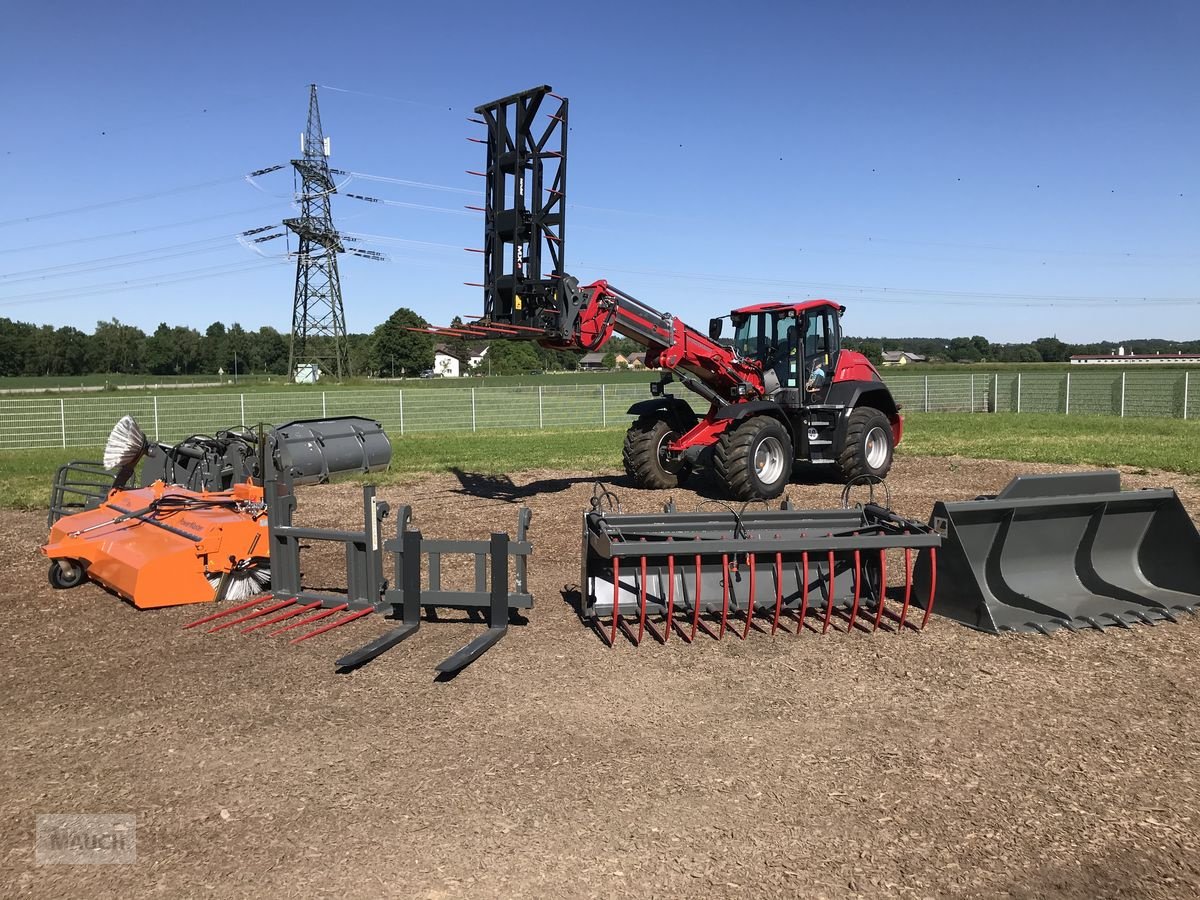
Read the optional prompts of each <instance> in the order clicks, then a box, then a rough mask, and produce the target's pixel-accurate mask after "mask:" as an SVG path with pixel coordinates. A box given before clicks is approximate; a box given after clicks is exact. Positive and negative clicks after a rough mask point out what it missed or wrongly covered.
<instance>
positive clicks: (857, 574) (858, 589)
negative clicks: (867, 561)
mask: <svg viewBox="0 0 1200 900" xmlns="http://www.w3.org/2000/svg"><path fill="white" fill-rule="evenodd" d="M862 574H863V572H862V553H861V552H860V551H858V550H855V551H854V603H853V605H852V606H851V607H850V622H849V623H848V624H847V625H846V633H847V634H849V633H850V632H852V631H853V630H854V620H855V619H856V618H858V601H859V598H860V597H861V596H862Z"/></svg>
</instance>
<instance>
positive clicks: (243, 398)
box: [154, 394, 246, 440]
mask: <svg viewBox="0 0 1200 900" xmlns="http://www.w3.org/2000/svg"><path fill="white" fill-rule="evenodd" d="M238 405H239V406H241V408H242V427H243V428H245V427H246V395H245V394H238ZM154 415H155V419H154V422H155V427H156V428H157V427H158V418H157V417H158V398H157V397H155V398H154ZM155 440H158V438H157V437H155Z"/></svg>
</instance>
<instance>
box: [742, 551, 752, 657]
mask: <svg viewBox="0 0 1200 900" xmlns="http://www.w3.org/2000/svg"><path fill="white" fill-rule="evenodd" d="M746 559H747V561H748V562H749V563H750V593H749V595H748V596H747V597H746V627H745V628H743V629H742V640H743V641H744V640H745V639H746V638H747V637H749V636H750V625H751V624H752V623H753V622H754V554H753V553H749V554H747V555H746Z"/></svg>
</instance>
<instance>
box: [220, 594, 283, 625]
mask: <svg viewBox="0 0 1200 900" xmlns="http://www.w3.org/2000/svg"><path fill="white" fill-rule="evenodd" d="M295 602H296V598H295V597H293V598H291V599H290V600H280V601H279V602H278V603H272V604H271V605H270V606H264V607H263V608H262V609H256V610H255V611H254V612H252V613H247V614H246V615H244V616H238V617H237V618H236V619H230V620H229V621H228V622H222V623H221V624H220V625H214V626H213V627H212V628H210V629H208V632H207V633H208V634H212V633H213V632H214V631H224V630H225V629H226V628H232V627H233V626H234V625H240V624H241V623H242V622H248V621H249V620H250V619H257V618H258V617H259V616H265V615H268V614H269V613H273V612H275V611H276V610H280V609H283V608H284V607H285V606H291V605H292V604H293V603H295Z"/></svg>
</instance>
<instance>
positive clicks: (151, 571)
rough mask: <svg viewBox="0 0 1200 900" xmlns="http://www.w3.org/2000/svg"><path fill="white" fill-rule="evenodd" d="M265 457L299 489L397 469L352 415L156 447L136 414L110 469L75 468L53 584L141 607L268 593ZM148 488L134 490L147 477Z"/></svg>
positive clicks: (105, 465)
mask: <svg viewBox="0 0 1200 900" xmlns="http://www.w3.org/2000/svg"><path fill="white" fill-rule="evenodd" d="M265 455H269V457H270V462H271V466H272V469H273V470H274V469H278V470H281V471H284V472H286V473H287V475H288V477H289V479H290V483H291V484H306V483H308V484H312V483H319V482H325V481H328V480H329V477H330V476H331V475H337V474H341V473H347V472H373V471H378V470H380V469H383V468H386V466H387V465H388V463H389V462H390V460H391V444H390V442H389V441H388V438H387V435H386V434H384V432H383V428H382V426H381V425H380V424H379V423H378V422H375V421H372V420H370V419H362V418H358V417H352V416H344V417H340V418H333V419H321V420H308V421H300V422H291V423H289V424H287V425H279V426H276V427H274V428H263V429H260V431H259V432H255V431H253V430H248V429H231V430H228V431H219V432H217V433H216V434H215V435H212V436H209V435H193V436H191V437H189V438H187V439H186V440H184V441H181V442H180V443H178V444H175V445H171V446H168V445H165V444H159V443H156V442H152V441H149V440H148V439H147V438H146V436H145V435H144V434H143V433H142V431H141V429H140V428H138V426H137V423H136V422H135V421H134V420H133V419H132V418H130V417H128V416H126V417H125V418H123V419H122V420H121V421H120V422H118V423H117V426H116V427H115V428H114V429H113V432H112V435H111V436H110V437H109V441H108V445H107V446H106V447H105V454H104V461H103V462H102V463H94V462H74V463H68V464H67V465H65V466H63V467H62V468H61V469H59V471H58V473H57V474H56V476H55V480H54V487H53V490H52V493H51V501H50V516H49V524H50V537H49V540H48V541H47V543H46V545H45V546H44V547H43V548H42V552H43V553H44V554H45V555H46V556H47V557H48V558H49V559H50V561H51V563H50V583H51V584H52V585H53V586H54V587H56V588H69V587H75V586H76V585H80V584H82V583H83V582H85V581H89V580H90V581H93V582H95V583H96V584H99V585H101V586H103V587H105V588H108V589H109V590H111V591H113V592H114V593H116V594H118V595H119V596H121V597H123V598H125V599H126V600H128V601H130V602H131V603H133V605H134V606H137V607H138V608H140V609H148V608H154V607H161V606H179V605H183V604H188V603H204V602H207V601H211V600H228V601H240V600H245V599H247V598H249V597H253V596H255V595H258V594H260V593H262V592H263V591H265V590H267V589H269V587H270V584H271V570H270V552H271V551H270V533H269V526H268V521H267V519H268V516H267V504H266V502H265V501H264V497H263V478H262V473H263V472H264V471H265V465H264V463H265V462H266V459H265ZM139 462H140V463H141V472H140V479H141V481H142V482H143V483H144V485H145V486H143V487H137V486H131V482H134V481H135V480H136V477H137V475H138V472H137V469H138V464H139Z"/></svg>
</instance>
